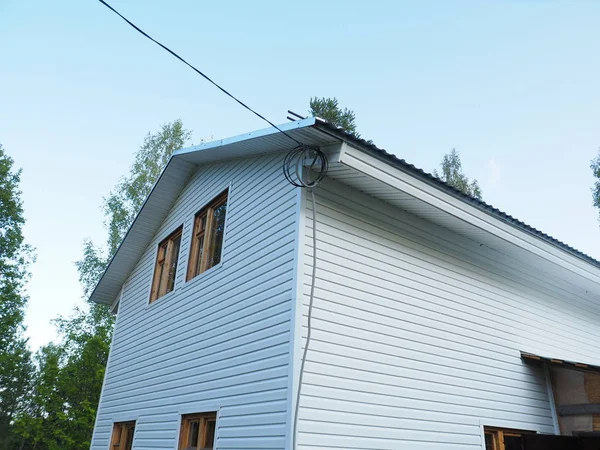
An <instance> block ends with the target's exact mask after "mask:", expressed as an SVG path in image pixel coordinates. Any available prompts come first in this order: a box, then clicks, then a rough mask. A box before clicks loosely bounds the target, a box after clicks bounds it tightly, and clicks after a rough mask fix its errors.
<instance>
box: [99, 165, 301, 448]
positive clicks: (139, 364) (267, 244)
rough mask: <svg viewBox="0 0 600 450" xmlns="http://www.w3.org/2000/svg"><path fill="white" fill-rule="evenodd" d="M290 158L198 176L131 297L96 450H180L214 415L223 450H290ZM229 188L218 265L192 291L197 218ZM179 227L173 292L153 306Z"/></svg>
mask: <svg viewBox="0 0 600 450" xmlns="http://www.w3.org/2000/svg"><path fill="white" fill-rule="evenodd" d="M282 157H283V155H273V154H271V155H266V156H260V157H254V158H248V159H239V160H232V161H227V162H220V163H215V164H212V165H205V166H201V167H200V168H199V170H198V171H197V173H196V174H195V175H193V177H192V179H191V180H190V181H189V183H188V185H187V186H186V187H185V189H184V191H183V192H182V194H181V195H180V196H179V198H178V199H177V201H176V203H175V205H174V206H173V208H172V209H171V212H170V213H169V214H168V216H167V218H166V219H165V221H164V222H163V224H162V226H161V227H160V230H159V232H158V233H157V234H156V236H155V237H154V240H153V241H152V243H151V244H150V245H149V246H148V248H147V250H146V251H145V253H144V255H143V257H142V258H141V260H140V261H139V263H138V264H137V266H136V268H135V270H134V271H133V273H132V274H131V276H130V277H129V279H128V280H127V282H126V283H125V285H124V288H123V295H122V299H121V302H120V306H119V312H118V320H117V325H116V328H115V332H114V337H113V344H112V349H111V353H110V358H109V363H108V371H107V375H106V379H105V385H104V389H103V393H102V397H101V402H100V406H99V411H98V417H97V423H96V427H95V430H94V436H93V440H92V446H91V448H92V450H106V449H107V448H108V446H109V438H110V432H111V429H112V423H113V422H115V421H122V420H123V418H127V420H129V419H131V420H137V424H136V430H135V439H134V444H133V448H134V449H138V450H140V449H150V448H152V449H165V450H166V449H170V450H173V449H175V448H176V443H177V437H178V433H179V425H180V414H189V413H197V412H206V411H214V410H217V409H218V421H217V442H216V444H217V448H219V449H247V448H254V449H283V448H284V440H285V433H286V417H287V414H288V412H287V393H288V391H287V387H288V365H289V348H290V326H291V325H290V320H291V310H292V290H293V286H294V284H295V283H294V267H295V262H294V258H295V238H296V235H295V230H296V225H295V224H296V220H297V216H298V215H297V211H298V210H297V207H296V205H297V194H296V191H295V189H293V188H292V186H291V185H290V184H289V183H288V182H287V181H286V180H285V178H284V177H283V174H282V172H281V164H282ZM226 188H229V189H230V191H229V200H228V207H227V218H226V229H225V237H224V247H223V255H222V259H221V263H220V264H218V265H217V266H215V267H213V268H211V269H209V270H207V271H206V272H204V273H202V274H200V275H199V276H197V277H196V278H194V279H192V280H190V281H189V282H187V283H186V281H185V276H186V270H187V262H188V256H189V249H190V237H191V232H192V226H193V220H194V215H195V213H197V212H198V211H199V210H200V209H201V208H202V207H203V206H204V205H206V204H207V203H208V202H210V201H211V200H212V199H213V198H214V197H215V196H216V195H218V194H219V193H221V192H223V190H224V189H226ZM182 224H183V237H182V242H181V251H180V257H179V263H178V269H177V276H176V282H175V288H174V290H173V291H172V292H170V293H168V294H166V295H165V296H163V297H161V298H159V299H158V300H156V301H155V302H154V303H152V304H149V295H150V284H151V280H152V274H153V269H154V262H155V259H156V249H157V245H158V242H160V241H161V240H162V239H163V238H164V237H165V236H167V235H168V234H169V233H171V232H172V231H173V230H175V229H176V228H177V227H179V226H180V225H182Z"/></svg>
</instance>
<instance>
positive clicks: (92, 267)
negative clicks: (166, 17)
mask: <svg viewBox="0 0 600 450" xmlns="http://www.w3.org/2000/svg"><path fill="white" fill-rule="evenodd" d="M190 137H191V132H190V131H188V130H185V129H184V128H183V125H182V123H181V121H180V120H176V121H174V122H172V123H168V124H165V125H163V126H162V128H161V129H160V131H158V132H157V133H155V134H150V133H148V135H146V137H145V139H144V142H143V144H142V146H141V147H140V149H139V150H138V151H137V153H136V155H135V159H134V163H133V164H132V166H131V167H130V169H129V173H128V174H127V175H126V176H125V177H123V178H122V179H120V180H119V181H118V183H117V185H116V186H115V188H114V189H113V190H112V191H111V192H110V194H109V195H108V197H106V198H105V199H104V201H103V211H104V214H105V226H106V228H107V233H108V236H107V240H106V243H105V245H104V246H97V245H95V244H94V243H93V242H92V241H90V240H86V241H85V242H84V244H83V258H82V259H81V260H80V261H78V262H76V266H77V270H78V272H79V281H80V283H81V286H82V290H83V294H84V297H85V298H87V297H89V295H90V294H91V292H92V290H93V288H94V286H95V285H96V283H97V282H98V280H99V278H100V276H101V275H102V273H103V272H104V269H105V268H106V266H107V264H108V262H109V261H110V258H111V257H112V255H113V254H114V253H115V251H116V250H117V248H118V246H119V244H120V242H121V240H122V239H123V237H124V236H125V233H126V232H127V230H128V228H129V226H130V225H131V223H132V222H133V219H134V218H135V215H136V214H137V212H138V210H139V209H140V207H141V206H142V204H143V202H144V200H145V198H146V197H147V195H148V194H149V193H150V191H151V189H152V186H153V185H154V183H155V182H156V181H157V179H158V176H159V175H160V173H161V171H162V169H163V168H164V166H165V165H166V164H167V162H168V161H169V159H170V157H171V155H172V154H173V152H174V151H175V150H176V149H178V148H181V147H184V146H185V145H186V143H187V142H188V141H189V139H190ZM55 323H56V325H57V327H58V331H59V334H60V336H61V341H60V343H59V344H50V345H47V346H45V347H43V348H42V349H41V350H40V352H38V355H37V361H38V366H39V369H38V371H37V373H36V376H35V379H34V391H33V395H32V400H31V403H30V405H29V409H28V415H26V416H24V417H23V418H22V420H21V421H20V422H19V423H18V429H19V430H20V433H21V435H22V436H23V437H24V438H25V439H26V441H27V445H29V446H31V447H35V448H36V449H39V450H54V449H57V450H58V449H68V450H84V449H86V450H87V449H89V447H90V440H91V436H92V431H93V427H94V421H95V418H96V410H97V408H98V401H99V398H100V392H101V390H102V382H103V379H104V371H105V367H106V363H107V361H108V354H109V349H110V341H111V337H112V330H113V324H114V316H113V315H112V314H111V312H110V310H109V308H108V307H107V306H105V305H97V304H92V303H90V302H87V304H86V306H85V307H84V308H75V310H74V311H73V313H72V314H71V316H70V317H68V318H65V317H59V318H58V319H56V321H55Z"/></svg>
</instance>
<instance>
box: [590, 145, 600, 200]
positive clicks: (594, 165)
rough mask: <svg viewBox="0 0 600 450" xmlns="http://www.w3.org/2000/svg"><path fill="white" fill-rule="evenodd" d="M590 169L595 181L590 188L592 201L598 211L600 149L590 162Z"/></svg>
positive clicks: (599, 196)
mask: <svg viewBox="0 0 600 450" xmlns="http://www.w3.org/2000/svg"><path fill="white" fill-rule="evenodd" d="M590 169H592V173H593V175H594V179H595V181H594V186H593V187H592V201H593V204H594V206H595V207H596V208H598V209H600V149H599V150H598V154H597V155H596V157H595V158H594V159H592V161H591V162H590Z"/></svg>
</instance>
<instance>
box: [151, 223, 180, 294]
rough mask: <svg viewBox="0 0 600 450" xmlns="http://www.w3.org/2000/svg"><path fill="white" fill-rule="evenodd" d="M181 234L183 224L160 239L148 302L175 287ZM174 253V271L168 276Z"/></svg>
mask: <svg viewBox="0 0 600 450" xmlns="http://www.w3.org/2000/svg"><path fill="white" fill-rule="evenodd" d="M182 236H183V225H181V226H180V227H179V228H177V229H176V230H175V231H173V232H172V233H171V234H170V235H168V236H167V237H166V238H165V239H163V240H162V241H160V243H159V244H158V249H157V251H156V260H155V262H154V275H153V276H152V288H151V290H150V303H153V302H155V301H156V300H158V299H159V298H161V297H162V296H164V295H166V294H168V293H169V292H171V291H172V290H173V289H174V288H175V278H176V277H177V263H178V259H179V254H180V253H181V238H182ZM178 238H179V247H178V248H175V241H176V240H177V239H178ZM174 255H175V259H176V260H175V272H174V273H173V277H172V278H171V277H170V270H169V267H171V265H172V264H173V256H174Z"/></svg>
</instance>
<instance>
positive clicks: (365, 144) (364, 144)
mask: <svg viewBox="0 0 600 450" xmlns="http://www.w3.org/2000/svg"><path fill="white" fill-rule="evenodd" d="M316 126H317V127H318V128H319V129H323V130H326V131H327V132H329V133H334V134H335V135H336V136H339V137H340V139H345V140H348V141H350V142H351V143H352V144H354V145H358V146H360V147H361V148H362V149H364V150H367V151H369V152H371V153H373V154H375V155H377V156H379V157H380V158H383V159H385V160H386V161H388V162H389V163H391V164H393V165H395V166H397V167H398V168H400V169H401V170H404V171H406V172H409V173H411V174H412V175H413V176H415V177H419V178H422V179H424V180H426V181H428V182H430V183H432V184H434V185H435V186H437V187H438V188H440V189H442V190H444V191H446V192H448V193H451V194H452V195H454V196H457V197H459V198H460V199H461V200H463V201H465V202H467V203H470V204H471V205H473V206H475V207H477V208H479V209H481V210H483V211H484V212H486V213H488V214H491V215H493V216H495V217H496V218H497V219H499V220H502V221H504V222H507V223H509V224H511V225H513V226H515V227H517V228H520V229H522V230H523V231H526V232H528V233H531V234H533V235H535V236H537V237H539V238H540V239H544V240H546V241H548V242H550V243H551V244H553V245H555V246H557V247H559V248H560V249H561V250H564V251H566V252H569V253H571V254H573V255H575V256H577V257H579V258H581V259H583V260H585V261H586V262H588V263H590V264H592V265H594V266H596V267H598V268H600V261H598V260H597V259H594V258H592V257H591V256H589V255H587V254H585V253H583V252H581V251H579V250H577V249H575V248H573V247H571V246H570V245H567V244H565V243H564V242H561V241H560V240H558V239H556V238H554V237H552V236H550V235H548V234H546V233H544V232H542V231H540V230H538V229H536V228H534V227H532V226H530V225H527V224H526V223H524V222H522V221H520V220H518V219H516V218H514V217H513V216H511V215H510V214H507V213H505V212H504V211H501V210H500V209H498V208H496V207H494V206H492V205H490V204H488V203H486V202H484V201H483V200H479V199H477V198H475V197H471V196H470V195H467V194H465V193H463V192H462V191H460V190H458V189H456V188H455V187H453V186H451V185H449V184H447V183H446V182H444V181H442V180H441V179H439V178H437V177H435V176H433V175H432V174H430V173H428V172H425V171H424V170H423V169H419V168H418V167H415V166H414V165H412V164H410V163H408V162H406V161H405V160H404V159H401V158H398V157H397V156H396V155H394V154H392V153H389V152H388V151H386V150H384V149H381V148H379V147H377V146H376V145H374V144H373V143H372V142H369V141H366V140H364V139H361V138H357V137H356V136H354V135H353V134H351V133H348V132H346V131H344V130H342V129H341V128H337V127H335V126H334V125H332V124H330V123H327V122H325V121H321V120H319V121H318V122H317V124H316Z"/></svg>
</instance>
